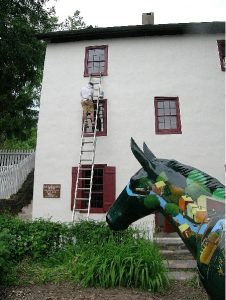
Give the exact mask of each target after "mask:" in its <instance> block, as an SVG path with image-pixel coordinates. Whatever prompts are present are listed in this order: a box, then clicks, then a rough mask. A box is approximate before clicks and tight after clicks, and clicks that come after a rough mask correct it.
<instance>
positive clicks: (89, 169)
mask: <svg viewBox="0 0 226 300" xmlns="http://www.w3.org/2000/svg"><path fill="white" fill-rule="evenodd" d="M79 170H82V171H83V170H88V171H91V170H92V168H80V169H79Z"/></svg>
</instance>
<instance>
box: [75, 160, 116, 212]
mask: <svg viewBox="0 0 226 300" xmlns="http://www.w3.org/2000/svg"><path fill="white" fill-rule="evenodd" d="M83 168H84V169H86V168H87V170H83V171H82V172H83V173H82V176H79V177H81V178H87V177H88V178H89V177H90V172H91V171H90V165H85V166H83ZM77 170H78V168H77V167H73V168H72V188H71V209H73V205H74V195H75V185H76V178H77ZM79 188H89V180H85V179H83V180H79ZM88 195H89V192H88V191H87V190H79V193H78V198H88ZM114 200H115V167H109V166H107V165H95V166H94V174H93V187H92V195H91V209H90V212H91V213H105V212H107V211H108V209H109V208H110V206H111V205H112V203H113V202H114ZM87 206H88V201H84V200H83V201H79V200H77V204H76V208H78V209H84V208H87ZM85 213H86V212H85Z"/></svg>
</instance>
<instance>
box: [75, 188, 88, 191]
mask: <svg viewBox="0 0 226 300" xmlns="http://www.w3.org/2000/svg"><path fill="white" fill-rule="evenodd" d="M78 190H83V191H89V190H90V188H78Z"/></svg>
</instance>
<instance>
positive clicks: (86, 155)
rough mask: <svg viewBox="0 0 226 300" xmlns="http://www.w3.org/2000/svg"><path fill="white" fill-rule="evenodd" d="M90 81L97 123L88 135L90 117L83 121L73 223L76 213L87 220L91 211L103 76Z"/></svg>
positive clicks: (91, 77) (91, 78)
mask: <svg viewBox="0 0 226 300" xmlns="http://www.w3.org/2000/svg"><path fill="white" fill-rule="evenodd" d="M89 81H90V82H92V83H93V100H94V101H96V105H95V112H94V120H95V121H94V128H92V132H89V133H88V134H86V128H87V123H88V121H89V119H90V117H88V116H86V119H84V120H83V124H82V134H81V145H80V156H79V163H78V168H77V176H76V183H75V193H74V204H73V211H72V222H74V221H75V216H76V212H78V214H79V213H87V215H86V218H87V219H89V215H90V209H91V195H92V186H93V174H94V162H95V152H96V133H97V121H98V112H99V100H100V99H102V97H103V92H102V90H101V74H100V75H99V76H92V75H91V76H90V80H89ZM85 171H90V176H88V177H84V176H83V174H84V173H85ZM82 182H85V183H86V184H85V187H81V184H82ZM85 193H86V194H88V196H86V197H84V194H85ZM79 194H82V197H81V196H79Z"/></svg>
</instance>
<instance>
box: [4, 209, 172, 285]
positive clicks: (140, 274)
mask: <svg viewBox="0 0 226 300" xmlns="http://www.w3.org/2000/svg"><path fill="white" fill-rule="evenodd" d="M5 228H8V230H7V247H6V246H4V245H5V244H4V245H3V246H2V248H1V249H2V252H0V253H2V257H3V259H4V261H2V265H4V262H5V261H6V260H7V261H10V260H11V261H12V262H13V263H14V268H13V270H11V273H9V274H8V275H7V276H6V280H5V282H12V281H14V283H17V284H32V283H47V282H52V283H56V282H61V281H65V280H67V281H72V282H76V283H78V284H81V285H83V286H94V287H115V286H125V287H138V288H142V289H146V290H150V291H157V290H159V289H162V288H163V287H164V286H165V285H166V284H167V282H168V279H167V273H166V269H165V267H164V265H163V260H162V257H161V256H160V254H159V251H158V249H157V248H156V246H155V245H154V244H153V243H152V242H151V241H149V240H145V239H144V238H143V237H142V235H141V234H140V232H139V231H138V230H135V229H132V228H129V229H128V230H125V231H122V232H112V231H111V230H110V229H109V227H108V226H107V225H106V223H105V222H95V221H82V222H79V223H75V224H64V223H56V222H51V221H50V220H49V221H46V220H41V219H40V220H36V221H33V222H26V221H23V220H21V219H18V218H17V217H12V216H9V215H0V232H1V231H3V232H4V230H5ZM2 240H3V239H2ZM1 249H0V251H1ZM0 255H1V254H0ZM0 266H1V265H0ZM12 271H13V272H14V273H13V272H12Z"/></svg>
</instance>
